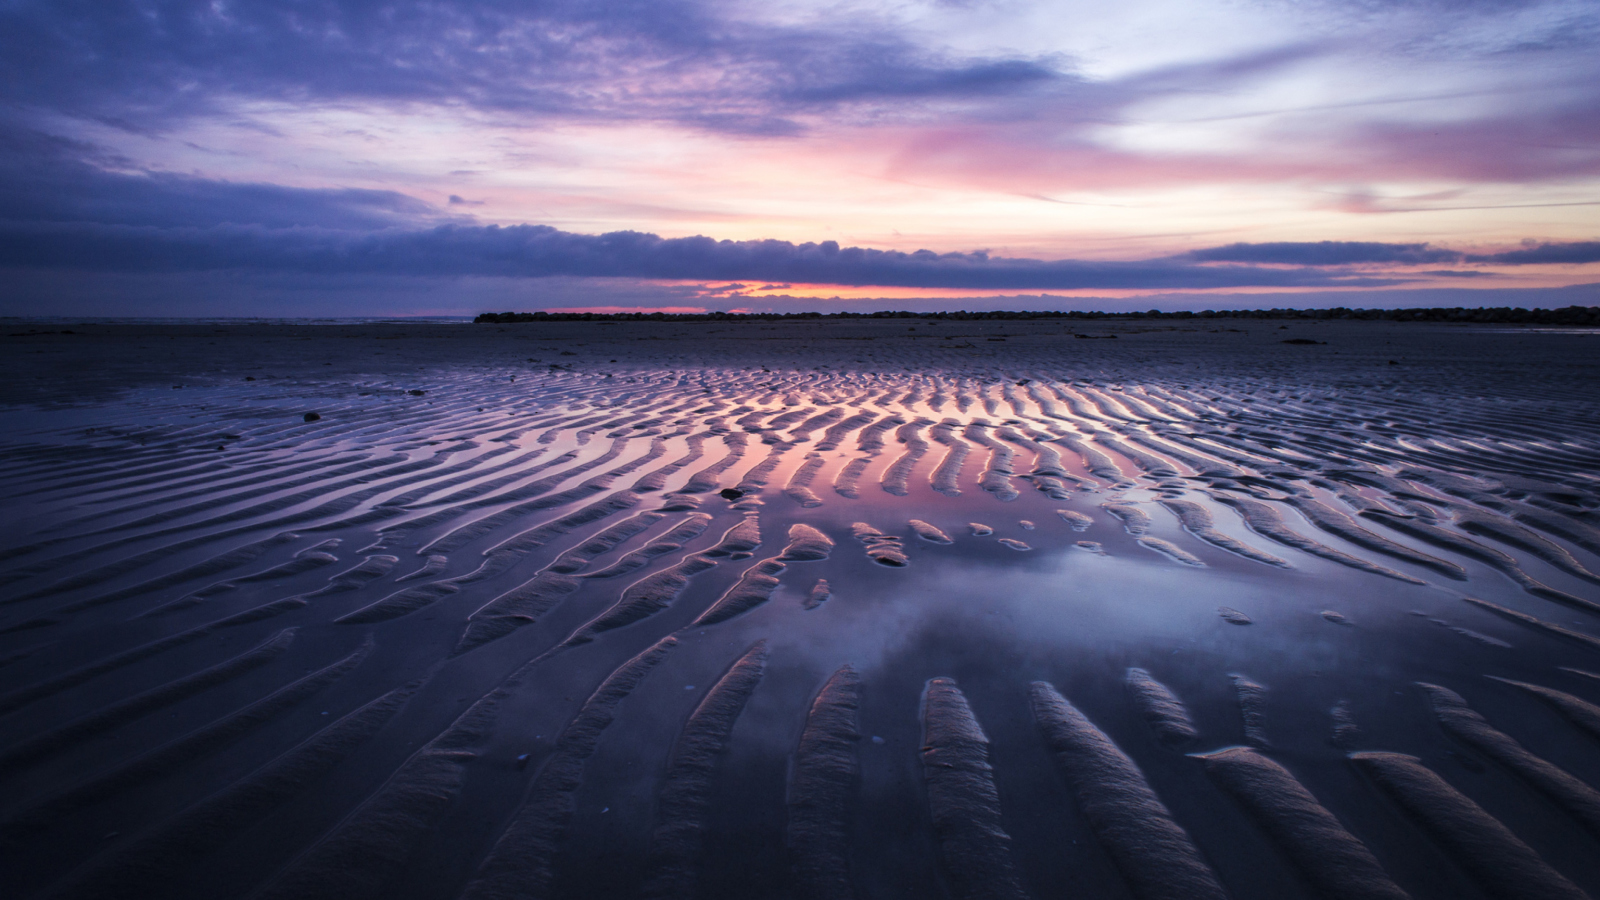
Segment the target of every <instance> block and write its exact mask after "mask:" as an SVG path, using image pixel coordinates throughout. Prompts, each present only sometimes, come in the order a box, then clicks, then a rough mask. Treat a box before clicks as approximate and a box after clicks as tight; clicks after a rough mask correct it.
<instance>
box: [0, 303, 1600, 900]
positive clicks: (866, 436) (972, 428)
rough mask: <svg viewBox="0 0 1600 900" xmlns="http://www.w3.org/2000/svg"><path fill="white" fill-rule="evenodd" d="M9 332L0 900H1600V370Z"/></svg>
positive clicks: (1136, 348)
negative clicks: (1597, 899)
mask: <svg viewBox="0 0 1600 900" xmlns="http://www.w3.org/2000/svg"><path fill="white" fill-rule="evenodd" d="M11 331H12V332H15V334H11V335H9V336H5V337H0V344H3V346H4V353H3V354H0V404H3V406H0V419H3V421H4V424H5V427H4V429H3V432H0V433H3V435H4V437H3V439H0V481H3V484H4V491H5V496H6V498H7V500H6V501H5V502H6V515H5V516H4V519H3V525H0V528H3V534H0V786H3V787H0V789H3V793H0V797H3V798H4V799H3V800H0V843H3V845H4V848H5V855H6V858H7V860H8V863H7V866H6V871H5V872H4V874H0V879H3V882H4V887H5V893H6V894H7V895H8V896H18V897H29V896H40V897H84V898H88V897H94V898H105V897H163V898H169V897H170V898H188V897H192V898H217V897H258V896H259V897H297V898H298V897H339V898H351V897H384V898H391V897H393V898H416V900H422V898H455V897H473V898H488V897H563V898H588V897H594V898H612V897H616V898H622V897H641V896H643V897H694V896H703V897H777V898H790V897H792V898H807V897H830V898H833V897H862V898H868V897H874V898H875V897H885V898H886V897H904V896H916V897H989V896H1006V897H1038V898H1048V897H1067V896H1073V897H1096V898H1099V897H1105V898H1125V897H1133V898H1155V897H1184V896H1233V897H1235V898H1301V897H1304V898H1314V897H1353V896H1369V895H1370V896H1382V897H1401V896H1410V897H1415V898H1457V897H1464V898H1477V897H1524V896H1526V897H1579V896H1583V895H1584V893H1585V892H1587V894H1588V895H1590V896H1600V863H1597V862H1596V860H1597V859H1600V847H1597V846H1596V844H1597V841H1600V791H1597V790H1596V788H1597V787H1600V746H1597V745H1596V743H1595V741H1596V734H1597V729H1600V724H1597V723H1600V674H1596V673H1600V363H1597V360H1600V334H1588V333H1581V332H1576V331H1571V330H1565V331H1564V330H1559V329H1557V330H1535V329H1519V328H1514V327H1494V326H1490V327H1481V326H1452V325H1435V324H1402V323H1392V322H1290V323H1285V324H1284V327H1280V323H1278V322H1272V321H1259V320H1251V321H1237V320H1204V321H1194V322H1183V323H1172V322H1160V321H1154V320H1152V321H1149V322H1144V323H1140V322H1137V321H1133V322H1126V321H1118V322H1068V321H1060V320H1045V321H1034V322H1029V321H986V322H951V321H944V322H934V321H930V320H926V319H909V320H906V319H893V320H855V321H821V322H807V321H800V322H782V323H771V322H747V323H692V324H691V323H682V324H680V323H556V324H538V325H533V324H517V325H405V324H362V325H355V324H347V325H326V324H325V325H309V324H307V325H295V324H252V325H244V324H238V323H217V324H212V323H190V324H176V325H174V324H166V325H161V324H147V325H105V324H93V323H70V324H59V323H56V324H52V325H49V326H45V325H41V324H23V325H15V326H12V327H11ZM44 331H50V332H53V333H49V334H45V333H40V332H44ZM61 331H71V332H72V333H71V334H62V333H60V332H61ZM30 332H32V333H30ZM1080 333H1081V334H1084V335H1088V336H1090V337H1094V338H1097V339H1094V340H1088V339H1083V338H1079V337H1077V336H1076V335H1077V334H1080ZM1112 334H1115V335H1116V339H1114V340H1111V339H1105V338H1106V336H1108V335H1112ZM1286 341H1297V343H1286ZM1305 341H1314V342H1315V343H1305Z"/></svg>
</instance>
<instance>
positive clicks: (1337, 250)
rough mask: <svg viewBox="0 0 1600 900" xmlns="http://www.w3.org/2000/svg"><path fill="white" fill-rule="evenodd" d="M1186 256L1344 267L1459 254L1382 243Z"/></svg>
mask: <svg viewBox="0 0 1600 900" xmlns="http://www.w3.org/2000/svg"><path fill="white" fill-rule="evenodd" d="M1187 256H1188V257H1189V258H1190V259H1194V260H1198V261H1201V262H1218V261H1224V262H1247V263H1276V264H1280V265H1294V266H1344V265H1351V264H1353V263H1390V264H1398V265H1420V264H1432V263H1448V262H1456V261H1458V260H1460V259H1461V254H1460V253H1457V252H1455V251H1453V250H1442V249H1438V248H1434V247H1429V246H1428V245H1427V244H1385V243H1378V242H1376V241H1308V242H1291V241H1278V242H1273V243H1263V244H1244V243H1240V244H1228V245H1226V246H1222V247H1209V248H1206V249H1204V250H1195V251H1193V252H1191V253H1189V254H1187Z"/></svg>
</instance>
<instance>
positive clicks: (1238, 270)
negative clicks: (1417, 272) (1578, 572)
mask: <svg viewBox="0 0 1600 900" xmlns="http://www.w3.org/2000/svg"><path fill="white" fill-rule="evenodd" d="M0 265H4V266H10V267H21V266H35V267H49V268H74V269H80V270H89V271H121V272H181V271H205V270H214V269H246V270H263V271H288V272H316V273H374V274H406V275H424V276H446V275H492V276H513V277H521V278H542V277H550V276H555V275H572V276H585V277H607V278H619V277H626V278H652V279H674V280H701V281H715V282H743V281H787V282H794V283H805V284H838V285H882V286H897V287H927V288H968V289H1013V288H1015V289H1054V290H1072V289H1082V288H1105V289H1184V288H1218V287H1261V286H1274V287H1329V286H1336V285H1344V286H1352V287H1376V286H1381V285H1391V284H1398V283H1401V282H1402V281H1403V279H1396V278H1392V277H1374V276H1370V275H1364V274H1356V275H1352V274H1345V273H1340V272H1326V271H1322V270H1319V269H1311V268H1301V269H1280V268H1262V267H1255V266H1212V265H1197V264H1193V263H1187V262H1177V261H1172V260H1165V259H1157V260H1144V261H1137V262H1099V261H1090V260H1071V259H1066V260H1037V259H1016V258H1006V257H995V256H990V255H988V254H987V253H984V252H981V251H980V252H974V253H934V252H932V251H928V250H919V251H916V252H914V253H905V252H901V251H897V250H875V249H870V248H865V247H841V246H839V244H838V243H836V242H834V241H823V242H821V243H804V244H794V243H791V242H788V241H776V240H756V241H718V240H714V239H712V238H709V237H700V236H696V237H686V238H662V237H659V236H657V235H654V234H646V233H643V232H637V231H616V232H611V233H608V234H600V235H585V234H575V233H572V232H567V231H560V230H558V229H555V228H552V227H550V226H547V225H513V226H509V227H501V226H498V225H489V226H469V225H441V226H438V227H435V228H429V229H423V230H400V229H385V230H381V231H374V232H365V233H352V232H342V231H332V230H328V229H319V228H282V229H272V228H262V227H259V226H240V225H219V226H215V227H206V228H153V227H149V226H127V225H99V224H89V223H76V222H73V223H26V224H17V223H0Z"/></svg>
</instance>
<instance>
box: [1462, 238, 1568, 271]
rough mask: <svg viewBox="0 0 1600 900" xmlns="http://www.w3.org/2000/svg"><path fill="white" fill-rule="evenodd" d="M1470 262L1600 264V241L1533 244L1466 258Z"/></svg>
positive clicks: (1512, 264) (1518, 264)
mask: <svg viewBox="0 0 1600 900" xmlns="http://www.w3.org/2000/svg"><path fill="white" fill-rule="evenodd" d="M1465 258H1466V260H1467V261H1468V262H1476V263H1493V264H1496V265H1502V266H1530V265H1545V264H1550V263H1569V264H1577V263H1592V262H1600V241H1570V242H1567V243H1543V244H1531V245H1530V246H1526V247H1523V248H1522V249H1521V250H1507V251H1506V252H1504V253H1487V254H1475V255H1470V256H1467V257H1465Z"/></svg>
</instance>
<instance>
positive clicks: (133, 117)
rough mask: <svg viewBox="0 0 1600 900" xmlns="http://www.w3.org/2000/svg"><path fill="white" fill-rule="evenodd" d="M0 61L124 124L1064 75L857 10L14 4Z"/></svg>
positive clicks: (676, 113) (718, 125) (865, 96)
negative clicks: (943, 48) (913, 36)
mask: <svg viewBox="0 0 1600 900" xmlns="http://www.w3.org/2000/svg"><path fill="white" fill-rule="evenodd" d="M0 59H4V60H6V62H5V63H4V64H3V71H4V72H5V78H3V79H0V97H5V98H6V99H7V100H9V102H10V103H12V104H14V105H16V106H18V107H23V108H36V109H49V110H54V111H59V112H64V113H67V114H69V115H73V116H78V117H82V118H87V119H95V120H99V121H105V122H111V123H113V124H116V125H119V126H120V127H124V128H128V129H130V130H150V129H154V130H159V129H160V128H163V127H166V126H167V125H169V124H170V123H171V122H173V121H175V120H180V119H183V118H185V117H191V116H197V115H207V114H213V113H218V112H227V111H228V110H229V109H230V108H231V107H233V106H234V105H236V104H237V103H238V102H239V101H240V100H241V99H244V100H259V101H269V102H282V103H290V104H304V103H313V104H314V103H348V102H368V103H377V104H384V105H391V106H404V105H410V104H431V105H437V106H454V107H464V108H469V109H476V110H481V111H490V112H507V111H514V112H522V113H533V114H544V115H560V116H567V117H572V118H577V119H590V120H594V119H609V120H617V119H626V120H670V121H677V122H682V123H688V124H692V125H696V126H699V127H705V128H711V129H715V130H723V131H735V132H756V133H785V132H792V131H796V130H799V129H800V127H801V126H800V125H799V124H798V123H797V122H796V121H795V120H794V119H793V116H795V115H798V114H803V113H808V112H816V111H821V110H838V109H840V108H841V107H848V106H856V105H862V104H867V105H872V104H875V103H878V102H879V101H893V102H897V103H898V102H904V101H907V100H930V99H938V98H954V99H960V98H968V97H980V96H992V95H994V94H997V93H1000V94H1003V93H1008V92H1012V91H1016V90H1026V89H1028V88H1029V87H1030V86H1033V85H1037V84H1041V83H1050V82H1056V81H1064V80H1070V79H1068V78H1067V77H1066V76H1064V75H1063V74H1062V72H1061V71H1060V67H1059V65H1058V64H1057V61H1055V60H1053V59H1049V58H1025V57H1021V56H1016V55H1011V56H1001V57H989V56H979V57H964V56H957V55H951V54H948V53H944V52H940V51H937V50H933V49H929V48H926V47H922V46H920V45H918V44H917V43H915V42H914V41H912V40H910V39H908V38H907V37H906V36H903V35H902V34H900V33H898V32H897V31H896V30H895V29H893V28H892V27H890V26H888V25H887V24H886V23H883V22H877V21H873V20H872V19H870V18H869V17H867V16H865V15H862V14H859V13H857V14H855V15H852V16H849V17H848V20H839V21H832V22H826V23H813V24H796V23H786V24H772V23H761V22H757V21H754V20H751V19H749V18H748V17H745V18H742V19H741V18H735V17H732V16H729V15H728V14H727V12H726V11H725V10H724V9H723V8H722V7H721V6H720V5H719V4H715V3H703V2H696V0H553V2H540V3H525V2H517V0H479V2H461V3H389V2H374V0H342V2H341V0H330V2H319V3H310V4H306V3H295V4H281V3H216V2H212V0H160V2H155V0H152V2H143V3H134V2H127V0H122V2H119V0H17V2H12V3H7V4H4V6H3V8H0Z"/></svg>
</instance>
